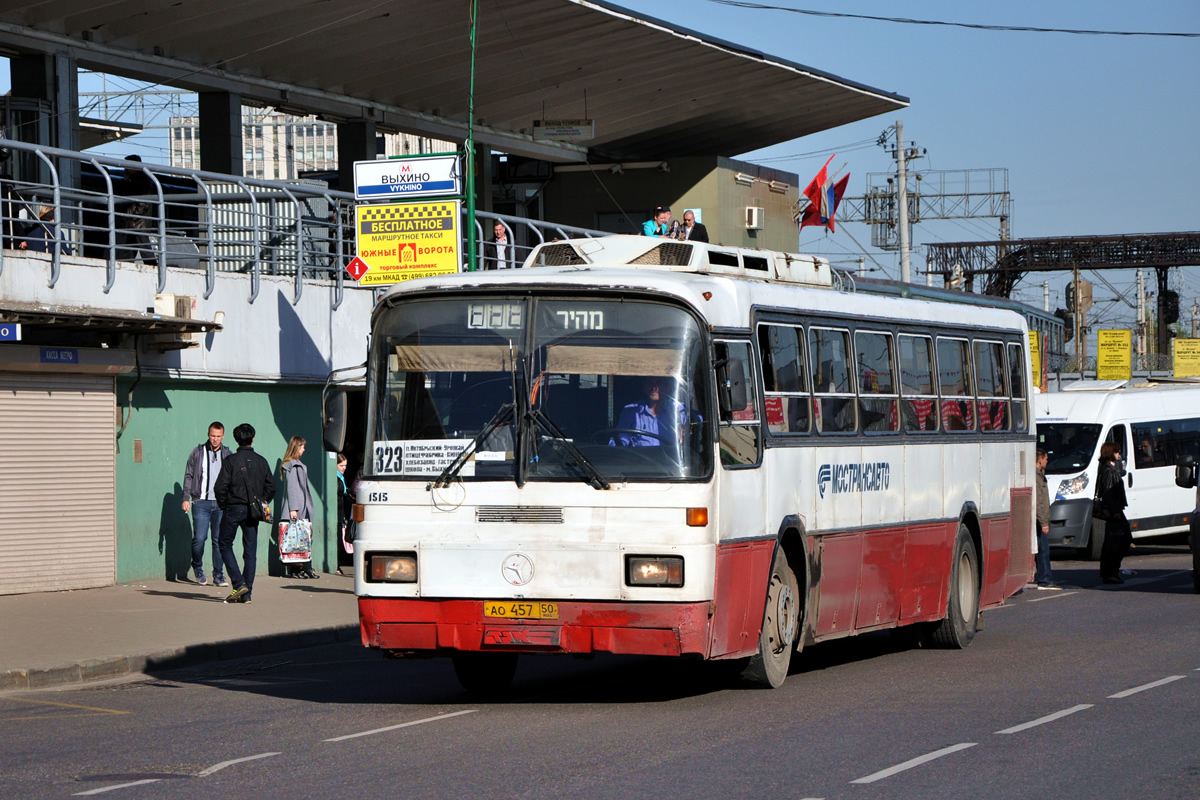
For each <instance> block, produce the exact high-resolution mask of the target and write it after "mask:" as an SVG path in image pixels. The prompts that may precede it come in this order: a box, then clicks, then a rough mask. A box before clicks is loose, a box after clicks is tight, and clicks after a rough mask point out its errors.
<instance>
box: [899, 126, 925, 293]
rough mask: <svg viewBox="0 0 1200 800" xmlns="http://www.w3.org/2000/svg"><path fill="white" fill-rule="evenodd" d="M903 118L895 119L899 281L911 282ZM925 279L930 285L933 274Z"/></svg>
mask: <svg viewBox="0 0 1200 800" xmlns="http://www.w3.org/2000/svg"><path fill="white" fill-rule="evenodd" d="M906 155H907V154H906V153H905V145H904V120H902V119H898V120H896V164H897V165H898V166H899V170H900V171H899V175H898V176H897V178H898V183H899V186H898V191H899V192H900V202H899V205H900V207H899V209H897V210H898V211H899V213H900V230H899V231H898V233H899V235H900V281H901V282H902V283H911V282H912V265H911V264H910V263H909V260H908V171H907V168H906V166H905V163H904V161H905V157H906ZM925 279H926V281H927V282H928V283H929V284H930V285H931V286H932V285H933V276H932V275H926V276H925Z"/></svg>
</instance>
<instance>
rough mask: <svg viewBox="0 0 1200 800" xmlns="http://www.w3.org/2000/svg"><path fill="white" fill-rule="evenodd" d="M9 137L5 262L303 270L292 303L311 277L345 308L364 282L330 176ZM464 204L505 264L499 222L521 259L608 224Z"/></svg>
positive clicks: (346, 203) (256, 279)
mask: <svg viewBox="0 0 1200 800" xmlns="http://www.w3.org/2000/svg"><path fill="white" fill-rule="evenodd" d="M3 149H4V150H5V151H7V153H6V156H7V157H6V162H7V163H8V164H10V165H11V164H18V165H20V167H21V168H20V169H18V170H16V172H17V173H18V174H16V175H15V176H14V175H13V174H10V173H9V172H8V171H4V172H0V228H2V232H0V240H2V243H3V248H0V272H2V271H3V269H4V267H5V261H6V255H5V251H6V250H21V251H25V252H38V251H40V252H44V253H48V254H49V255H50V263H51V267H50V279H49V286H50V287H54V285H55V284H56V283H57V282H58V280H59V278H60V276H61V274H62V257H63V256H64V255H67V256H84V257H90V258H95V259H98V260H101V261H104V262H105V263H106V265H107V272H106V278H105V282H104V286H103V290H104V292H105V293H107V292H109V291H110V290H111V289H112V287H113V286H114V284H115V283H116V281H117V280H118V279H119V278H118V270H117V264H118V262H134V263H137V262H140V263H142V264H148V265H152V266H155V267H157V269H158V291H159V292H165V291H166V290H167V284H168V281H169V276H170V273H169V271H168V269H167V268H168V267H180V268H185V269H195V270H200V271H203V272H204V273H205V276H206V282H205V291H204V297H206V298H207V297H208V296H209V295H210V294H212V292H213V289H214V288H215V286H216V281H217V280H218V278H219V275H220V274H221V273H225V272H236V273H244V274H248V275H249V276H250V298H249V299H250V302H254V300H255V299H256V298H257V296H258V293H259V289H260V278H261V276H263V275H282V276H288V277H291V278H293V279H294V289H293V303H298V302H299V301H300V297H301V295H302V293H303V291H304V284H305V281H311V280H326V281H328V280H332V281H333V282H334V292H333V297H332V300H331V303H332V307H333V308H335V309H336V308H337V307H338V306H339V305H341V302H342V298H343V296H344V294H343V293H344V291H345V289H346V288H347V287H350V288H358V287H357V284H355V283H353V281H347V280H346V278H345V271H344V269H343V268H344V266H345V265H346V263H347V262H349V261H350V259H351V258H353V256H354V253H355V236H354V208H355V206H356V205H357V203H356V201H355V199H354V195H352V194H349V193H346V192H339V191H334V190H332V189H328V188H327V187H326V186H325V185H324V184H323V183H322V182H319V181H303V180H301V181H264V180H256V179H253V178H243V177H240V176H233V175H220V174H217V173H212V172H204V171H202V170H192V169H183V168H179V167H170V166H166V165H160V164H143V163H142V162H140V161H137V160H125V159H118V158H109V157H107V156H93V155H88V154H85V153H77V152H73V151H69V150H60V149H57V148H51V147H40V146H37V145H30V144H26V143H24V142H17V141H12V140H4V141H3ZM64 176H65V177H66V178H67V179H66V180H64V179H63V178H64ZM465 216H466V215H465V213H464V219H463V225H462V230H463V232H464V234H463V237H464V238H463V241H462V252H463V253H464V254H465V253H466V252H467V246H466V245H467V241H466V236H467V235H468V234H473V235H474V237H475V240H476V252H477V253H478V254H480V255H478V256H477V263H476V265H475V266H476V268H479V269H483V268H494V267H495V266H496V265H495V264H494V263H488V260H486V259H484V258H483V255H482V254H483V253H484V245H485V243H486V242H487V241H488V240H489V239H490V238H491V236H492V231H493V228H494V226H495V224H496V223H497V222H500V223H502V224H503V225H504V227H505V229H506V230H507V231H508V232H509V236H508V237H507V238H508V239H509V241H510V242H511V243H512V247H513V251H514V253H515V254H516V257H515V259H513V260H514V262H515V263H516V264H520V263H522V262H523V261H524V257H525V256H526V255H528V253H529V251H530V250H532V249H533V247H535V246H537V245H538V244H540V243H541V242H544V241H550V240H554V239H571V238H587V237H594V236H604V235H606V234H605V233H604V232H602V231H595V230H588V229H585V228H576V227H571V226H568V225H557V224H554V223H550V222H542V221H539V220H530V219H524V218H520V217H509V216H505V215H500V214H492V213H488V212H484V211H479V212H476V219H475V221H474V225H473V226H471V225H470V224H469V222H468V220H466V219H465ZM472 227H473V231H472V230H471V228H472ZM492 261H493V262H494V259H492ZM464 262H465V256H464ZM466 268H468V267H467V265H466V264H465V263H464V269H466Z"/></svg>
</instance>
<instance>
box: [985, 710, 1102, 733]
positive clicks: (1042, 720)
mask: <svg viewBox="0 0 1200 800" xmlns="http://www.w3.org/2000/svg"><path fill="white" fill-rule="evenodd" d="M1091 707H1092V704H1091V703H1080V704H1079V705H1077V706H1071V707H1070V708H1067V709H1064V710H1062V711H1055V712H1054V713H1053V714H1047V715H1046V716H1044V717H1038V718H1037V719H1035V720H1030V721H1029V722H1022V723H1021V724H1020V725H1014V726H1012V727H1011V728H1005V729H1004V730H1002V731H996V733H1020V732H1021V731H1025V730H1029V729H1030V728H1036V727H1037V726H1038V725H1045V724H1046V723H1047V722H1054V720H1056V719H1062V718H1063V717H1065V716H1067V715H1069V714H1074V713H1075V712H1076V711H1083V710H1084V709H1085V708H1091Z"/></svg>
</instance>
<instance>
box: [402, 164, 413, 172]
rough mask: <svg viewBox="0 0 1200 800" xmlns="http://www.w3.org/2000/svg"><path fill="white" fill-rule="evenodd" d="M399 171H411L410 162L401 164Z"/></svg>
mask: <svg viewBox="0 0 1200 800" xmlns="http://www.w3.org/2000/svg"><path fill="white" fill-rule="evenodd" d="M400 171H401V172H412V164H401V165H400Z"/></svg>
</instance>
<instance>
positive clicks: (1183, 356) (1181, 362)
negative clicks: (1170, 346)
mask: <svg viewBox="0 0 1200 800" xmlns="http://www.w3.org/2000/svg"><path fill="white" fill-rule="evenodd" d="M1174 362H1175V363H1174V369H1173V373H1174V375H1175V377H1176V378H1194V377H1196V376H1197V375H1200V339H1176V340H1175V359H1174Z"/></svg>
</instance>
